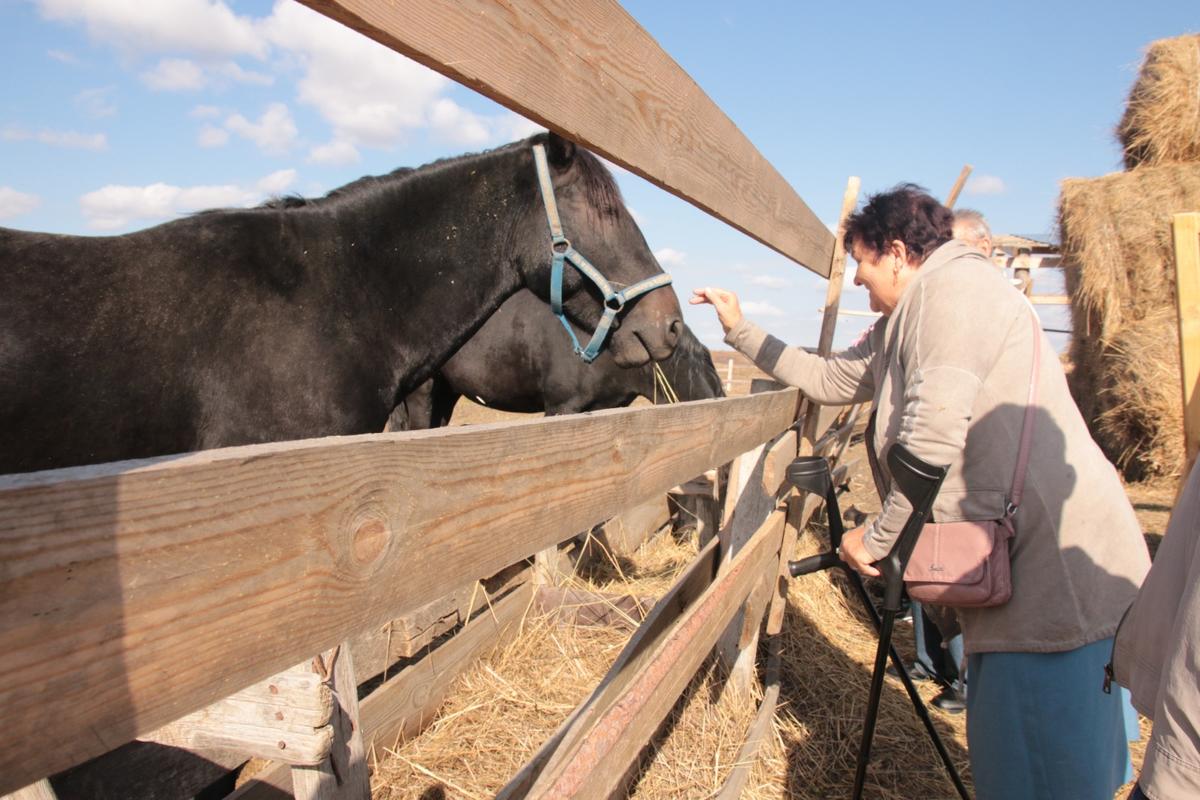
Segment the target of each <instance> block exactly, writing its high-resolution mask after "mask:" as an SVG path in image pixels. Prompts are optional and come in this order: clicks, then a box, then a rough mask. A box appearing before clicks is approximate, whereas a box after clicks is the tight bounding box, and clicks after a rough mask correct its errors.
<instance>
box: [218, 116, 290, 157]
mask: <svg viewBox="0 0 1200 800" xmlns="http://www.w3.org/2000/svg"><path fill="white" fill-rule="evenodd" d="M225 127H226V128H228V129H229V130H230V131H232V132H233V133H236V134H237V135H238V136H241V137H243V138H246V139H249V140H250V141H252V142H254V143H255V144H256V145H258V148H259V149H260V150H262V151H263V152H264V153H267V154H270V155H279V154H281V153H286V152H287V151H288V150H289V149H291V147H292V146H293V145H294V144H295V143H296V138H297V136H298V135H299V131H297V130H296V123H295V122H294V121H293V120H292V114H291V112H290V111H288V107H287V106H285V105H284V104H283V103H271V104H270V105H269V106H267V109H266V111H264V112H263V114H262V116H261V117H259V118H258V122H251V121H250V120H248V119H246V118H245V117H243V116H242V115H241V114H233V115H231V116H230V117H229V118H228V119H226V120H225Z"/></svg>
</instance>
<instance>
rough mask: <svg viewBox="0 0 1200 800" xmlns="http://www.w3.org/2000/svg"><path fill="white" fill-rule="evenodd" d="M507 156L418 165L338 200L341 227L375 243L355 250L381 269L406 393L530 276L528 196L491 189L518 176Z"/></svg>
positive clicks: (381, 307)
mask: <svg viewBox="0 0 1200 800" xmlns="http://www.w3.org/2000/svg"><path fill="white" fill-rule="evenodd" d="M505 160H506V159H505V158H504V156H503V155H500V156H497V157H496V158H494V159H485V158H475V159H463V160H462V161H463V162H464V163H461V164H460V163H457V162H454V163H450V164H444V165H439V166H437V167H434V168H432V169H431V170H429V171H428V173H426V172H425V171H418V172H416V173H411V174H409V175H407V176H405V177H403V178H400V179H398V180H397V181H396V182H395V183H394V184H393V185H390V186H386V187H383V188H382V189H379V190H377V191H374V192H372V193H371V196H370V197H369V198H368V200H369V202H364V203H363V207H362V208H354V207H353V205H350V204H348V205H347V206H346V207H345V208H343V209H339V217H340V218H341V225H340V227H343V228H346V227H350V228H351V229H352V230H353V231H354V233H355V235H358V234H361V236H362V238H364V239H366V240H367V243H368V244H369V247H367V248H363V251H362V252H361V253H360V254H354V253H351V254H350V257H351V258H352V259H353V260H354V261H355V263H357V264H358V265H359V266H360V267H361V268H362V269H363V270H364V271H367V272H373V273H375V274H374V275H373V276H372V277H370V278H368V283H369V285H370V286H371V287H372V291H373V293H375V294H376V295H377V298H376V305H377V309H378V311H379V312H380V314H381V320H380V322H379V323H378V324H379V325H380V326H381V327H382V328H383V329H384V330H386V331H387V332H388V333H386V334H384V335H383V339H384V347H383V350H384V351H385V352H384V357H385V358H387V359H389V361H390V363H391V365H392V368H393V370H394V373H395V376H396V382H397V386H398V389H399V390H400V391H401V393H403V392H405V391H407V390H409V389H411V388H412V387H415V386H417V385H419V384H420V383H421V382H422V381H424V380H425V379H426V378H428V377H429V376H430V374H432V372H433V370H434V369H435V368H436V367H437V366H439V365H440V364H442V363H443V362H444V361H445V360H446V359H447V358H448V357H449V356H450V355H451V354H452V353H453V352H454V351H455V350H456V349H457V348H458V347H459V346H460V345H461V344H463V343H464V342H465V341H466V340H467V339H468V338H470V336H471V335H472V334H473V333H474V332H475V331H476V330H478V328H479V326H480V325H482V324H483V322H484V321H485V320H486V319H487V318H488V316H490V315H491V314H492V313H493V312H494V311H495V310H496V309H497V308H499V306H500V304H501V303H503V302H504V300H505V299H506V298H507V297H508V296H510V295H511V294H513V292H515V291H516V290H517V289H518V288H519V287H520V285H521V275H520V267H521V259H522V258H523V257H524V256H523V255H522V254H521V253H520V252H519V251H518V250H516V249H514V247H515V245H514V240H516V239H518V238H519V237H514V236H513V228H514V226H515V225H516V224H517V223H516V222H515V221H514V217H513V215H515V214H521V213H523V209H522V208H521V206H522V204H521V203H514V202H513V201H512V200H511V199H510V200H509V202H508V204H507V206H504V205H503V204H501V203H497V202H493V199H494V198H492V197H491V196H490V195H492V194H494V193H495V191H497V190H498V189H503V188H506V187H508V186H509V185H511V182H512V179H513V175H512V172H511V164H507V165H506V164H505V163H503V161H505ZM511 160H512V159H511V158H508V159H507V161H511ZM496 162H501V163H496ZM506 166H507V167H508V170H507V171H506V169H505V167H506ZM514 206H515V207H514ZM389 334H390V335H389Z"/></svg>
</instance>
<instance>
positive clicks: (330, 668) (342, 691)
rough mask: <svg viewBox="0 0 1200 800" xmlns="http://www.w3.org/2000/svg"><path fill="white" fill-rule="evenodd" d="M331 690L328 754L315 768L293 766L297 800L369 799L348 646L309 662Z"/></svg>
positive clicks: (352, 663)
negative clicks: (331, 712) (330, 732)
mask: <svg viewBox="0 0 1200 800" xmlns="http://www.w3.org/2000/svg"><path fill="white" fill-rule="evenodd" d="M312 668H313V671H314V672H315V673H317V674H318V675H320V677H321V678H322V680H324V681H325V682H326V683H327V684H328V685H329V686H330V687H331V688H332V690H333V698H334V713H333V719H332V720H331V727H332V728H333V742H332V747H331V749H330V753H329V755H328V756H327V757H326V758H325V759H324V760H323V761H322V762H321V763H320V764H317V765H315V766H293V767H292V788H293V790H294V791H295V794H296V800H371V780H370V774H369V772H368V769H367V752H366V748H365V746H364V744H363V736H362V725H361V724H360V722H359V711H358V680H357V679H356V676H355V674H354V660H353V658H352V657H351V655H350V645H349V643H343V644H342V645H341V646H340V647H337V648H334V649H333V650H330V651H329V652H327V653H324V654H322V655H321V656H318V657H317V658H316V659H314V660H313V662H312Z"/></svg>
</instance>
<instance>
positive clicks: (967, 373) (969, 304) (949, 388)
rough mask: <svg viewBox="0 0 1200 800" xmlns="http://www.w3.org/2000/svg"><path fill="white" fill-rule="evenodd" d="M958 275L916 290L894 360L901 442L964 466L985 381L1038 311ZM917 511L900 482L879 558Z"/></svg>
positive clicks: (890, 499)
mask: <svg viewBox="0 0 1200 800" xmlns="http://www.w3.org/2000/svg"><path fill="white" fill-rule="evenodd" d="M956 272H957V271H956V270H952V269H948V268H944V269H943V270H941V271H940V273H939V274H938V275H937V276H931V279H930V280H928V281H922V282H921V283H919V284H918V285H917V286H914V287H913V288H914V290H916V292H917V294H916V295H914V296H913V297H912V298H911V304H910V306H909V308H908V309H907V310H906V313H905V318H904V320H903V321H902V322H903V324H902V325H901V326H900V327H901V330H900V331H897V332H896V333H895V334H894V335H897V336H899V337H900V338H898V339H897V342H898V346H897V348H896V354H895V356H894V357H895V358H898V359H899V360H900V367H901V370H902V372H903V375H904V394H903V401H902V411H901V418H900V427H899V433H898V435H897V441H898V442H900V443H901V444H903V445H904V446H905V447H907V448H908V449H909V450H910V451H912V453H913V454H914V455H915V456H917V457H918V458H921V459H923V460H925V461H928V462H929V463H931V464H956V463H959V462H961V461H962V458H963V451H964V449H965V448H966V443H967V427H968V425H969V423H970V421H971V414H972V411H973V409H974V407H975V402H976V399H977V397H978V395H979V392H980V390H981V389H982V387H983V381H984V379H985V378H986V377H987V375H988V374H989V373H990V372H991V370H992V367H993V366H994V365H995V363H996V360H997V359H998V358H999V357H1000V354H1001V352H1002V351H1003V350H1004V347H1005V343H1006V340H1007V338H1008V336H1009V334H1010V333H1012V332H1013V330H1014V326H1015V325H1018V324H1022V323H1024V324H1026V325H1028V322H1027V320H1026V319H1025V318H1024V317H1023V316H1021V315H1022V314H1032V313H1033V311H1032V309H1029V308H1028V306H1027V305H1026V304H1025V303H1023V302H1021V303H1010V302H1004V301H1003V300H1002V299H1000V298H996V297H995V295H994V293H992V292H988V291H986V288H987V287H974V286H972V281H971V279H970V277H969V276H964V275H962V274H961V273H960V274H955V273H956ZM1030 357H1031V358H1032V355H1031V356H1030ZM884 455H885V454H884V453H880V457H881V458H883V457H884ZM911 512H912V506H911V504H909V502H908V500H907V499H906V498H905V497H904V495H903V494H902V493H901V492H900V490H899V489H898V488H897V487H896V485H895V483H894V482H893V483H892V485H891V487H890V488H889V491H888V494H887V496H886V497H885V498H884V500H883V505H882V508H881V510H880V513H879V516H878V517H877V518H876V519H875V520H873V521H872V522H871V523H870V525H869V526H868V528H867V531H866V535H865V536H864V538H863V544H864V546H865V548H866V550H867V552H868V553H869V554H870V556H871V557H872V558H874V559H880V558H883V557H884V556H886V555H887V554H888V552H889V551H890V550H891V549H892V545H893V544H894V543H895V541H896V539H897V538H898V537H899V535H900V531H901V529H902V528H903V527H904V523H905V521H907V519H908V515H909V514H910V513H911Z"/></svg>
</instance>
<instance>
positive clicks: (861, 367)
mask: <svg viewBox="0 0 1200 800" xmlns="http://www.w3.org/2000/svg"><path fill="white" fill-rule="evenodd" d="M875 338H876V337H875V336H865V337H863V340H862V341H861V342H859V343H858V344H856V345H854V346H853V347H851V348H850V349H849V350H844V351H842V352H840V353H837V354H835V355H832V356H830V357H828V358H822V357H821V356H818V355H815V354H813V353H809V352H806V351H804V350H802V349H801V348H799V347H788V346H787V345H785V344H784V343H783V342H781V341H779V340H778V339H776V338H775V337H774V336H771V335H770V334H768V333H767V332H766V331H764V330H762V329H761V328H759V327H758V326H757V325H755V324H754V323H753V322H750V321H749V320H747V319H745V318H743V319H742V321H741V322H739V323H738V324H737V325H736V326H735V327H734V328H733V329H732V330H731V331H729V333H728V334H726V336H725V342H726V343H727V344H729V345H731V346H733V347H734V348H736V349H737V350H738V352H740V353H743V354H744V355H746V356H749V357H750V358H751V359H752V360H753V361H754V363H755V364H757V365H758V367H759V368H760V369H761V370H763V371H764V372H766V373H768V374H770V375H772V376H774V378H775V379H776V380H778V381H780V382H782V383H786V384H787V385H788V386H795V387H797V388H798V389H799V390H800V391H801V392H803V393H804V395H805V396H806V397H809V398H811V399H812V400H814V401H816V402H818V403H821V404H824V405H830V404H835V403H836V404H841V403H862V402H865V401H867V400H870V399H871V397H872V396H873V394H874V391H875V385H874V379H873V375H872V373H871V369H870V366H871V359H872V358H874V356H875V350H874V342H875Z"/></svg>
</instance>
